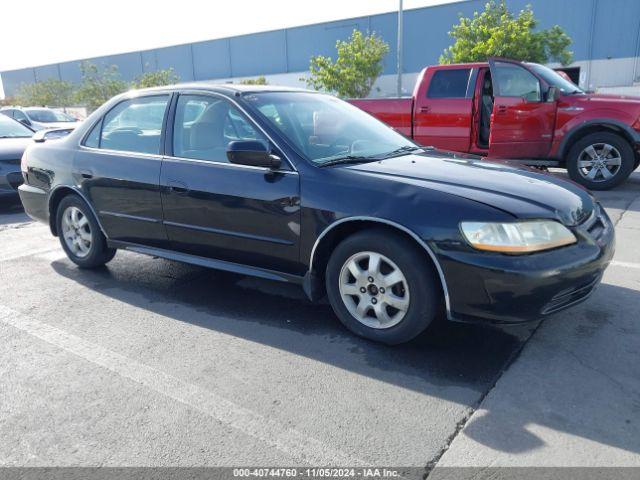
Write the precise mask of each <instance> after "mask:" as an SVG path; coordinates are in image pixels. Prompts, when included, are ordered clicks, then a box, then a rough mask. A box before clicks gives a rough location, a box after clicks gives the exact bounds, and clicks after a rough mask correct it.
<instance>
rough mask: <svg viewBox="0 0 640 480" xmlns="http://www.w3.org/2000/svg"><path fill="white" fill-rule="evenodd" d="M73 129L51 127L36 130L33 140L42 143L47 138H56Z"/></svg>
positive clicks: (64, 135) (67, 133)
mask: <svg viewBox="0 0 640 480" xmlns="http://www.w3.org/2000/svg"><path fill="white" fill-rule="evenodd" d="M72 131H73V128H51V129H49V130H40V131H38V132H36V133H35V134H34V135H33V137H31V138H32V139H33V141H34V142H37V143H42V142H46V141H47V140H56V139H58V138H63V137H66V136H67V135H69V134H70V133H71V132H72Z"/></svg>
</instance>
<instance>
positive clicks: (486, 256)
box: [20, 83, 614, 344]
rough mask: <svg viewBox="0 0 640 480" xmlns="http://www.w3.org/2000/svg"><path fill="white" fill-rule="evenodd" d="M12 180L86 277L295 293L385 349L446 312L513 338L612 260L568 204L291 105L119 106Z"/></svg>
mask: <svg viewBox="0 0 640 480" xmlns="http://www.w3.org/2000/svg"><path fill="white" fill-rule="evenodd" d="M22 171H23V175H24V177H25V184H24V185H22V186H21V187H20V197H21V199H22V202H23V204H24V206H25V209H26V211H27V213H28V214H29V215H30V216H32V217H33V218H35V219H38V220H41V221H43V222H46V223H47V224H48V225H49V226H50V228H51V232H52V233H53V235H57V236H59V238H60V242H61V245H62V248H63V249H64V251H65V252H66V254H67V255H68V257H69V258H70V259H71V261H73V262H74V263H76V264H77V265H78V266H80V267H81V268H94V267H99V266H102V265H104V264H106V263H107V262H109V261H110V260H111V259H112V258H113V257H114V255H115V254H116V250H117V249H126V250H130V251H133V252H138V253H143V254H148V255H154V256H158V257H162V258H168V259H172V260H178V261H182V262H188V263H193V264H196V265H202V266H206V267H211V268H217V269H221V270H228V271H233V272H238V273H241V274H248V275H255V276H258V277H263V278H267V279H271V280H280V281H284V282H291V283H296V284H300V285H302V287H303V288H304V290H305V292H306V293H307V295H308V296H309V298H310V299H312V300H318V299H320V298H322V297H323V296H324V295H325V293H326V294H327V295H328V298H329V301H330V302H331V305H332V307H333V310H334V311H335V313H336V314H337V316H338V318H339V319H340V320H341V321H342V322H343V323H344V325H346V326H347V327H348V328H349V329H351V330H352V331H353V332H355V333H357V334H358V335H362V336H363V337H366V338H369V339H373V340H377V341H381V342H385V343H389V344H395V343H400V342H404V341H407V340H409V339H411V338H413V337H415V336H416V335H418V334H419V333H420V332H422V331H423V330H425V328H426V327H427V326H428V325H429V324H430V323H431V322H432V320H433V319H434V318H435V317H436V315H437V314H438V312H441V311H444V312H446V316H447V318H449V319H450V320H459V321H477V322H523V321H528V320H534V319H538V318H541V317H544V316H546V315H548V314H551V313H553V312H556V311H558V310H561V309H563V308H566V307H569V306H571V305H574V304H576V303H578V302H580V301H582V300H584V299H585V298H587V296H588V295H589V294H590V293H591V292H592V291H593V289H594V288H595V287H596V285H597V284H598V283H599V281H600V278H601V276H602V273H603V271H604V269H605V268H606V266H607V265H608V264H609V262H610V260H611V257H612V255H613V251H614V229H613V226H612V224H611V222H610V220H609V218H608V217H607V214H606V213H605V211H604V210H603V209H602V208H601V206H600V205H599V204H598V203H597V202H596V201H595V200H594V198H593V197H592V196H591V195H590V194H589V193H588V192H587V191H586V190H584V189H583V188H581V187H580V186H578V185H575V184H573V183H571V182H568V181H565V180H562V179H559V178H556V177H553V176H551V175H547V174H543V173H537V172H534V171H530V170H528V169H520V168H515V167H512V166H508V165H505V164H501V163H496V162H486V161H479V157H475V156H470V155H462V154H450V153H446V152H440V151H436V150H429V149H426V148H423V147H419V146H417V145H416V144H415V143H414V142H413V141H411V140H409V139H407V138H405V137H404V136H402V135H400V134H399V133H397V132H395V131H394V130H392V129H391V128H389V127H387V126H386V125H384V124H383V123H381V122H379V121H378V120H376V119H374V118H373V117H371V116H370V115H367V114H365V113H364V112H362V111H361V110H359V109H357V108H356V107H354V106H352V105H350V104H348V103H347V102H344V101H342V100H339V99H336V98H334V97H332V96H328V95H324V94H320V93H315V92H307V91H303V90H287V89H277V88H276V87H258V86H238V85H216V84H209V83H197V84H186V85H180V86H176V87H159V88H154V89H149V90H143V91H139V92H134V93H127V94H123V95H120V96H118V97H116V98H114V99H113V100H111V101H109V102H108V103H106V104H105V105H103V106H102V107H101V108H99V109H98V110H97V111H95V112H94V113H93V114H92V115H91V116H90V117H89V118H88V119H87V120H86V121H85V122H84V123H83V125H81V126H80V127H78V128H77V129H76V130H75V131H74V132H72V133H71V134H70V135H69V136H67V137H66V138H63V139H61V140H57V141H55V142H46V143H43V144H36V143H34V144H33V145H32V146H30V147H29V148H28V149H27V151H26V152H25V154H24V156H23V158H22ZM249 301H250V299H249Z"/></svg>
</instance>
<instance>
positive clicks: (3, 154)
mask: <svg viewBox="0 0 640 480" xmlns="http://www.w3.org/2000/svg"><path fill="white" fill-rule="evenodd" d="M32 143H33V141H32V140H31V137H28V138H0V160H16V159H20V158H22V154H23V153H24V151H25V150H26V149H27V147H28V146H29V145H31V144H32Z"/></svg>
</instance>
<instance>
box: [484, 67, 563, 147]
mask: <svg viewBox="0 0 640 480" xmlns="http://www.w3.org/2000/svg"><path fill="white" fill-rule="evenodd" d="M489 66H490V68H491V78H492V79H493V91H494V96H495V100H494V106H493V115H492V117H491V136H490V140H489V157H492V158H544V157H546V156H547V154H548V153H549V149H550V148H551V141H552V140H553V129H554V125H555V117H556V102H555V101H553V102H547V101H545V96H546V95H545V94H546V91H547V90H548V86H547V85H546V84H545V83H544V82H543V81H542V80H541V79H539V78H538V77H537V76H536V75H534V74H533V73H532V72H531V71H530V70H529V69H527V68H526V66H525V65H523V64H522V63H520V62H516V61H511V60H503V59H491V60H489Z"/></svg>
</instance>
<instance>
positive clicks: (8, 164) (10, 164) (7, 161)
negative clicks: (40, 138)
mask: <svg viewBox="0 0 640 480" xmlns="http://www.w3.org/2000/svg"><path fill="white" fill-rule="evenodd" d="M33 133H34V132H33V130H31V129H30V128H29V127H26V126H25V125H23V124H21V123H20V122H17V121H16V120H13V119H11V118H9V117H5V116H4V115H0V198H2V197H6V196H12V197H17V195H18V186H19V185H20V184H21V183H22V172H21V171H20V159H21V158H22V154H23V153H24V151H25V149H26V148H27V146H28V145H29V144H31V143H33V142H32V141H31V137H32V136H33Z"/></svg>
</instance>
